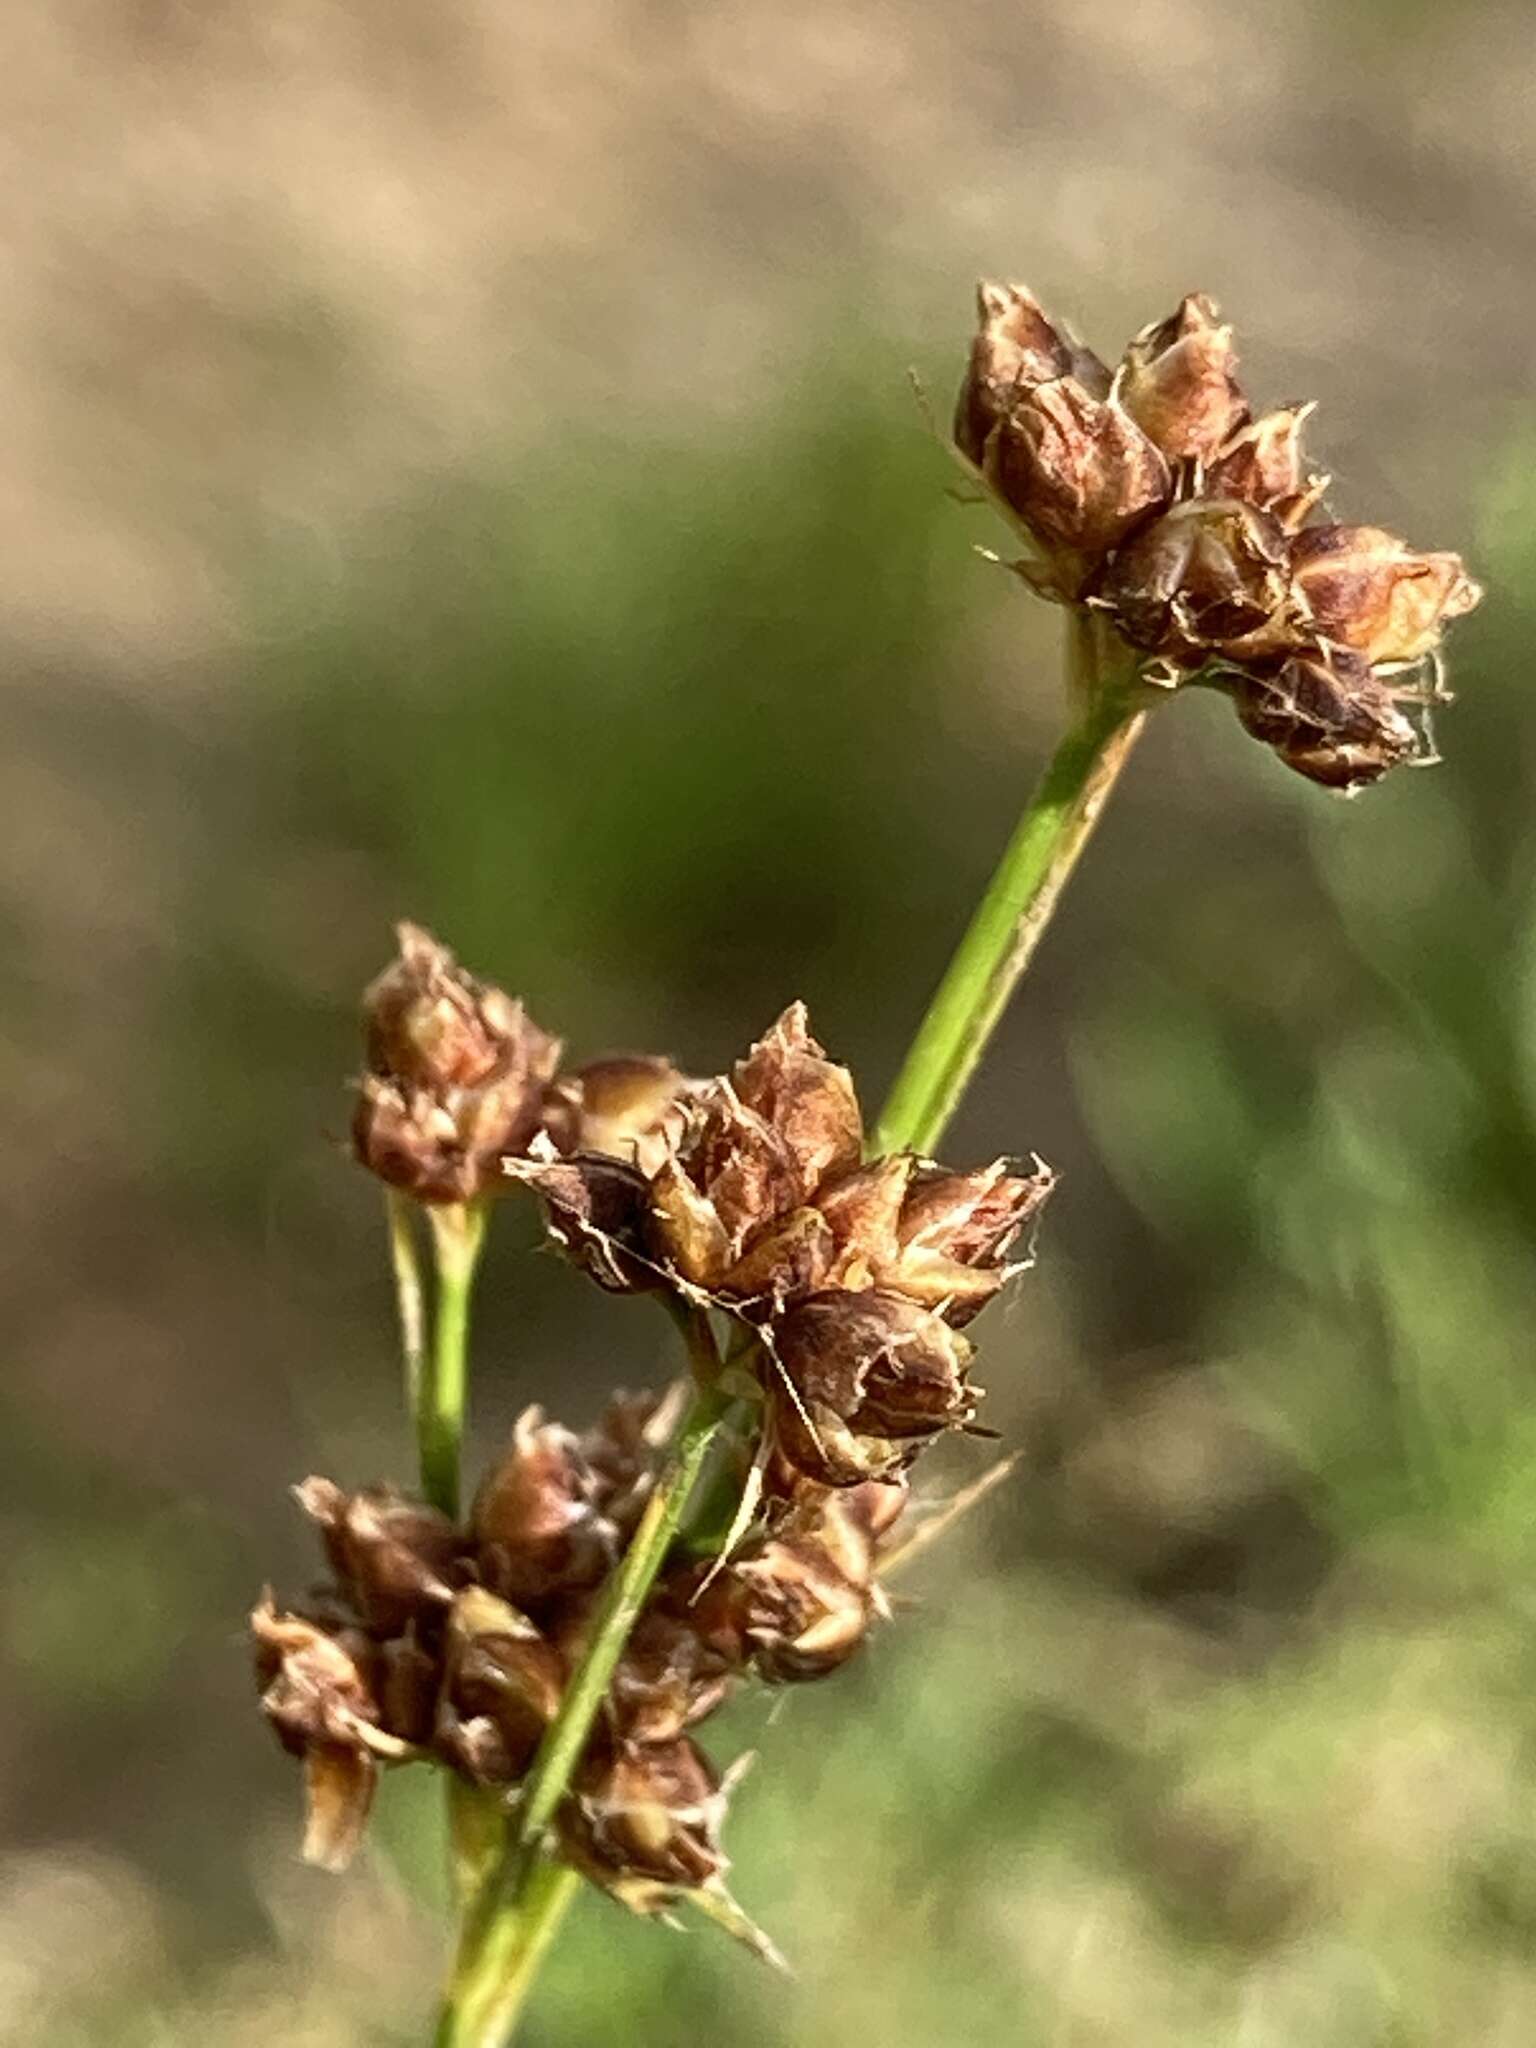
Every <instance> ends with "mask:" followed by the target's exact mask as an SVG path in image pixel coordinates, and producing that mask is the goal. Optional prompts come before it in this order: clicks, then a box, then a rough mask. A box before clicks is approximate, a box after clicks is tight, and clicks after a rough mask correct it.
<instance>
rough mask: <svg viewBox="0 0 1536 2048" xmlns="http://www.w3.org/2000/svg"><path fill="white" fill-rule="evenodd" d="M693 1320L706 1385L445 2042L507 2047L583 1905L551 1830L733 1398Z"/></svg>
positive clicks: (533, 1783) (556, 1733)
mask: <svg viewBox="0 0 1536 2048" xmlns="http://www.w3.org/2000/svg"><path fill="white" fill-rule="evenodd" d="M685 1328H686V1331H687V1334H688V1339H689V1350H690V1354H691V1355H692V1358H693V1361H694V1366H695V1374H696V1377H697V1379H698V1381H699V1387H698V1391H697V1392H696V1393H695V1395H694V1398H693V1401H692V1403H691V1405H690V1406H689V1409H688V1412H687V1414H686V1415H685V1416H684V1417H683V1419H682V1422H681V1423H680V1424H679V1426H678V1431H677V1434H676V1436H675V1438H674V1439H673V1445H672V1450H671V1454H670V1456H669V1459H668V1462H667V1466H666V1469H665V1470H664V1471H663V1473H662V1474H661V1477H660V1478H659V1479H658V1480H657V1482H656V1485H655V1487H654V1488H653V1490H652V1492H651V1496H650V1499H649V1500H648V1501H647V1502H646V1504H645V1512H644V1513H643V1514H642V1515H641V1517H640V1521H639V1524H638V1526H637V1527H636V1529H635V1533H634V1536H633V1537H632V1538H631V1540H630V1545H629V1548H628V1550H627V1551H626V1552H625V1554H624V1558H623V1561H622V1563H621V1564H620V1565H619V1568H618V1570H617V1571H616V1572H615V1573H614V1574H613V1575H612V1577H611V1578H610V1579H609V1581H608V1585H607V1588H606V1590H605V1591H604V1594H603V1599H602V1604H601V1606H600V1607H599V1609H598V1612H597V1616H596V1619H595V1621H594V1624H593V1630H592V1636H591V1640H590V1641H589V1643H588V1645H587V1649H586V1653H585V1655H584V1656H583V1657H582V1660H581V1663H580V1664H579V1666H578V1667H577V1669H576V1671H575V1672H574V1673H573V1674H572V1677H571V1682H570V1685H569V1686H568V1687H567V1689H566V1693H565V1697H564V1699H563V1700H562V1701H561V1703H560V1711H559V1713H558V1714H557V1715H556V1717H555V1719H554V1721H553V1722H552V1723H551V1724H550V1726H549V1728H548V1730H547V1731H546V1733H545V1736H544V1740H543V1742H542V1743H541V1744H540V1746H539V1752H538V1755H537V1756H536V1757H535V1758H534V1761H533V1768H532V1769H531V1771H530V1772H529V1775H528V1779H527V1783H526V1785H525V1787H524V1791H523V1796H522V1800H521V1803H520V1805H519V1808H518V1812H517V1832H516V1836H515V1839H513V1840H512V1841H510V1842H509V1844H508V1847H507V1852H506V1854H505V1855H504V1856H503V1858H502V1860H501V1863H500V1866H499V1868H498V1869H497V1870H496V1872H495V1873H494V1875H493V1876H492V1878H491V1880H490V1881H489V1882H488V1883H487V1884H486V1885H485V1886H484V1888H483V1890H482V1893H481V1897H480V1900H479V1902H478V1904H477V1906H476V1908H475V1910H474V1911H473V1912H472V1913H471V1914H470V1916H469V1918H468V1920H467V1922H466V1924H465V1927H464V1932H463V1937H462V1940H461V1943H460V1948H459V1958H458V1962H457V1964H456V1966H455V1970H454V1976H453V1981H452V1983H451V1984H450V1986H449V1990H448V1996H447V1999H446V2001H445V2004H444V2008H443V2012H442V2016H441V2019H440V2021H439V2024H438V2031H437V2043H438V2048H497V2044H499V2043H501V2042H504V2041H506V2040H508V2039H510V2036H511V2029H512V2028H513V2027H514V2026H515V2025H516V2023H517V2018H518V2015H519V2013H520V2012H521V2010H522V2006H523V2002H524V2000H525V1998H526V1996H527V1993H528V1990H529V1988H530V1987H531V1985H532V1983H533V1979H534V1976H535V1974H536V1971H537V1968H538V1963H539V1959H540V1957H541V1956H542V1955H543V1953H544V1951H545V1950H546V1949H547V1948H548V1946H549V1944H550V1942H551V1941H552V1940H553V1939H554V1934H555V1929H556V1927H557V1926H558V1924H559V1921H560V1919H561V1918H562V1916H563V1915H564V1913H565V1910H566V1908H567V1907H568V1906H569V1904H570V1902H571V1898H572V1896H573V1893H574V1890H575V1885H576V1882H577V1880H576V1878H575V1875H574V1873H572V1872H570V1871H567V1870H564V1869H563V1868H561V1866H559V1865H558V1864H556V1863H555V1862H554V1860H553V1858H552V1857H551V1856H550V1855H549V1854H548V1852H547V1850H546V1848H545V1846H544V1837H545V1835H546V1833H547V1831H548V1829H549V1826H550V1823H551V1822H552V1821H553V1820H554V1817H555V1814H556V1812H557V1811H558V1810H559V1807H560V1803H561V1801H562V1800H563V1799H564V1798H565V1796H566V1792H567V1789H568V1787H569V1785H570V1781H571V1777H572V1774H573V1773H574V1771H575V1769H576V1766H577V1765H578V1763H579V1762H580V1760H581V1754H582V1751H583V1750H584V1749H585V1747H586V1744H587V1738H588V1736H589V1735H590V1734H591V1732H592V1724H593V1722H594V1721H595V1720H596V1718H597V1714H598V1710H599V1708H600V1707H601V1706H602V1703H603V1700H604V1698H605V1697H606V1695H607V1691H608V1685H609V1681H610V1679H611V1678H612V1677H613V1668H614V1666H615V1664H617V1662H618V1660H619V1657H620V1655H621V1654H622V1652H623V1649H624V1645H625V1644H626V1643H627V1642H628V1640H629V1636H630V1631H631V1630H632V1629H633V1627H634V1625H635V1621H636V1619H637V1617H638V1616H639V1613H640V1610H641V1608H642V1607H643V1605H644V1604H645V1598H646V1595H647V1594H648V1593H649V1591H650V1589H651V1586H652V1584H653V1583H654V1581H655V1578H656V1574H657V1573H658V1572H659V1571H660V1569H661V1566H662V1562H663V1560H664V1559H665V1557H666V1554H667V1551H668V1549H669V1547H670V1546H671V1542H672V1539H673V1537H674V1536H675V1535H676V1533H677V1528H678V1524H679V1522H680V1521H681V1519H682V1517H683V1514H684V1512H685V1510H686V1509H687V1506H688V1502H689V1500H690V1499H691V1497H692V1495H693V1491H694V1488H695V1487H696V1485H697V1484H698V1480H699V1475H700V1473H701V1472H702V1470H703V1468H704V1463H705V1460H706V1459H707V1457H708V1455H709V1452H710V1449H711V1447H712V1446H713V1444H714V1443H715V1441H716V1439H717V1437H718V1436H719V1433H720V1429H721V1426H722V1423H723V1421H724V1419H725V1416H726V1413H727V1411H728V1410H729V1408H730V1406H731V1402H730V1397H729V1396H728V1395H726V1394H723V1393H722V1392H720V1391H719V1389H718V1388H717V1387H716V1386H715V1385H714V1384H713V1381H714V1380H715V1378H716V1377H717V1376H718V1373H719V1367H720V1360H719V1353H718V1351H717V1349H716V1346H715V1341H714V1336H713V1334H712V1332H711V1331H710V1328H709V1323H708V1320H707V1318H706V1316H705V1314H704V1312H703V1311H702V1310H700V1309H692V1310H689V1311H688V1313H687V1320H686V1323H685Z"/></svg>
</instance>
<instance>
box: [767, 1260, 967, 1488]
mask: <svg viewBox="0 0 1536 2048" xmlns="http://www.w3.org/2000/svg"><path fill="white" fill-rule="evenodd" d="M772 1343H773V1352H774V1362H775V1365H776V1368H777V1369H776V1370H775V1371H773V1372H772V1373H770V1375H769V1377H768V1379H767V1383H766V1385H767V1393H768V1397H769V1402H770V1406H771V1410H772V1413H773V1417H774V1426H775V1431H776V1435H777V1438H778V1443H779V1447H780V1449H781V1450H782V1451H783V1453H784V1455H785V1456H786V1457H787V1458H788V1460H789V1462H790V1463H791V1464H792V1465H794V1466H795V1467H796V1468H797V1469H798V1470H799V1471H801V1472H803V1473H804V1474H806V1476H807V1477H808V1478H810V1479H813V1480H816V1481H817V1482H819V1483H820V1484H821V1485H823V1486H856V1485H859V1484H860V1483H861V1482H862V1481H864V1480H868V1479H885V1478H890V1477H893V1476H894V1475H895V1474H897V1473H898V1472H900V1471H902V1470H904V1469H905V1467H906V1466H907V1465H908V1464H910V1462H911V1461H912V1459H913V1458H914V1457H915V1456H916V1455H917V1453H918V1451H919V1450H920V1449H921V1448H922V1445H923V1444H924V1443H925V1442H926V1441H927V1440H928V1439H930V1438H931V1437H933V1436H936V1435H938V1434H939V1433H940V1432H942V1431H944V1430H946V1429H953V1428H958V1427H960V1426H962V1425H963V1424H965V1423H967V1422H969V1420H970V1419H971V1417H972V1415H973V1414H974V1413H975V1406H976V1392H975V1390H974V1389H973V1388H971V1387H970V1386H969V1385H968V1384H967V1381H966V1369H967V1367H968V1365H969V1362H970V1357H971V1347H970V1345H969V1344H968V1343H967V1341H966V1339H965V1338H964V1337H962V1336H960V1335H958V1334H957V1333H956V1332H955V1331H953V1330H951V1329H950V1328H949V1326H948V1325H947V1324H946V1323H945V1322H943V1321H942V1320H941V1319H940V1318H939V1317H938V1316H936V1315H934V1314H933V1313H932V1312H931V1311H929V1310H927V1309H924V1308H922V1307H920V1306H919V1305H918V1304H917V1303H916V1302H913V1301H909V1300H908V1299H907V1298H906V1296H905V1295H901V1294H896V1293H893V1292H892V1291H890V1290H888V1289H878V1288H876V1289H867V1290H865V1291H863V1292H859V1293H824V1294H818V1295H813V1296H812V1297H811V1298H810V1299H809V1300H807V1301H804V1302H801V1303H800V1304H798V1305H797V1306H796V1307H795V1308H793V1309H791V1310H790V1311H789V1313H788V1314H787V1315H786V1316H785V1317H784V1318H783V1320H782V1321H781V1322H780V1323H779V1324H778V1325H777V1326H776V1328H775V1330H774V1332H773V1336H772Z"/></svg>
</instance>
